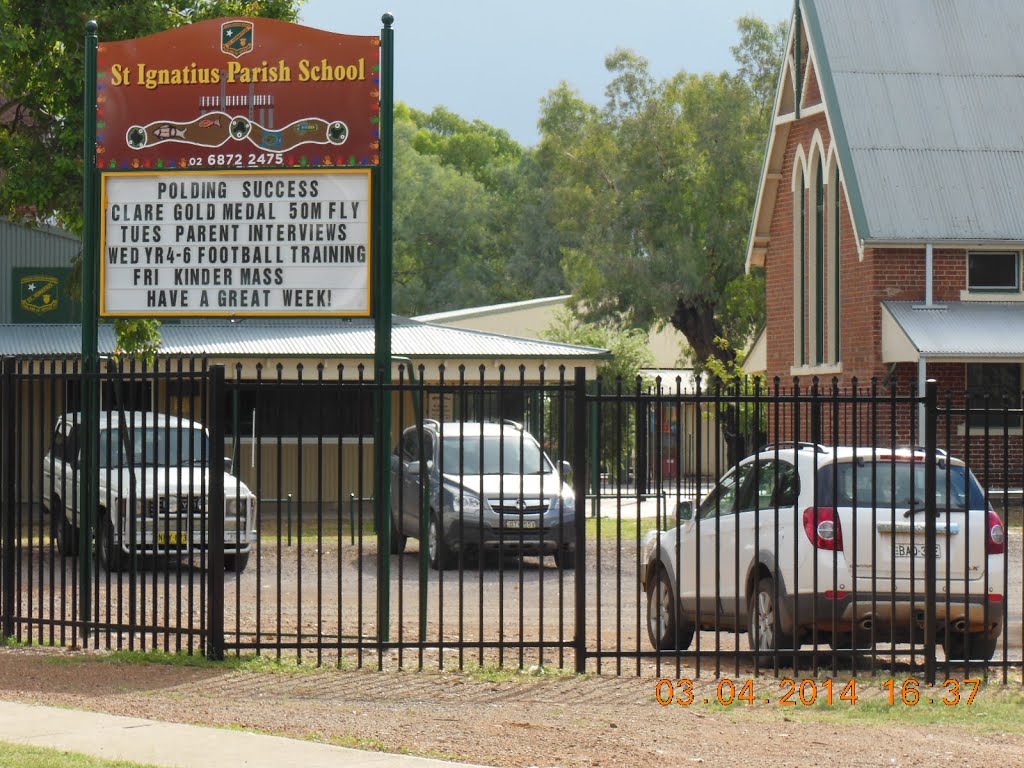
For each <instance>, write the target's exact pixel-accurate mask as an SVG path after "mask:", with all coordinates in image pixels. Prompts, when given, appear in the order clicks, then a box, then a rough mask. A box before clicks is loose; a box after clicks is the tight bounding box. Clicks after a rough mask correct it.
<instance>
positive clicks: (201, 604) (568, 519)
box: [0, 358, 1024, 682]
mask: <svg viewBox="0 0 1024 768" xmlns="http://www.w3.org/2000/svg"><path fill="white" fill-rule="evenodd" d="M225 374H227V375H225ZM542 376H543V374H542ZM84 378H85V377H84V374H82V372H81V371H80V370H79V369H78V368H77V365H76V363H74V362H72V361H63V360H48V361H38V360H20V359H19V360H15V359H10V358H8V359H5V360H4V361H3V377H2V390H0V419H2V424H0V427H2V429H3V438H2V439H3V442H2V450H3V457H2V461H0V464H2V467H0V473H2V474H0V484H2V495H0V499H2V520H0V593H2V595H0V597H2V600H0V630H2V634H3V635H4V636H5V637H9V638H14V639H16V640H18V641H22V642H32V643H51V644H57V645H75V644H88V645H90V646H92V647H96V648H131V649H150V648H158V649H162V650H167V651H175V652H177V651H181V652H189V653H206V654H208V655H210V656H211V657H213V658H219V657H221V656H222V655H230V654H242V653H259V654H269V655H273V656H285V655H287V656H294V657H297V658H299V659H300V660H301V661H302V662H304V663H313V664H340V663H342V661H343V660H344V661H346V662H351V663H354V664H356V665H359V666H372V667H380V668H414V669H416V668H425V667H438V668H449V667H459V668H462V667H465V666H476V665H486V664H492V663H493V664H500V665H505V666H515V667H521V668H527V667H530V666H534V665H543V666H553V667H558V668H563V669H569V670H575V671H579V672H583V671H594V672H599V673H606V674H607V673H611V674H620V675H623V674H643V675H646V674H654V675H659V676H661V675H666V674H672V675H676V676H677V677H682V676H683V672H684V670H685V671H686V674H687V675H701V674H714V675H717V676H721V675H723V674H726V673H731V674H733V675H742V674H746V673H750V674H754V673H769V674H776V675H779V674H783V673H784V674H786V675H787V676H788V675H790V674H791V671H793V672H797V671H799V672H807V673H808V674H818V673H823V672H826V671H827V672H830V673H832V674H833V675H835V674H837V673H838V672H839V671H840V670H848V671H851V672H856V673H859V672H862V671H883V670H887V671H900V672H901V673H902V672H906V673H907V674H910V673H911V672H915V673H916V672H917V671H920V672H921V674H923V675H925V676H927V677H931V678H933V677H935V675H937V674H939V673H941V672H945V673H946V674H947V675H951V674H953V673H954V672H955V673H957V674H962V673H964V670H965V669H966V670H967V671H968V672H970V671H973V670H976V669H984V670H987V671H989V673H990V674H991V675H992V676H994V677H995V678H997V679H1001V680H1003V681H1004V682H1006V681H1009V680H1010V679H1011V676H1010V673H1011V672H1014V671H1021V670H1024V660H1022V658H1024V657H1022V645H1024V624H1022V612H1024V611H1022V609H1024V596H1022V593H1021V582H1022V576H1024V564H1022V554H1021V548H1022V547H1021V543H1022V542H1021V539H1022V537H1021V530H1022V514H1021V499H1020V494H1019V493H1018V492H1017V491H1016V490H1015V489H1018V488H1020V487H1022V486H1024V476H1022V454H1024V438H1022V437H1021V436H1020V434H1019V432H1020V430H1019V429H1017V428H1015V426H1014V424H1015V423H1016V422H1015V419H1019V418H1020V410H1019V409H1015V408H1010V407H1009V406H1008V404H1005V403H1002V402H999V403H981V402H980V401H978V400H977V399H974V400H971V401H968V402H964V401H962V400H957V399H956V398H955V397H954V396H952V395H948V394H947V393H944V392H939V391H937V389H935V388H934V387H933V388H930V389H929V390H928V391H927V392H925V393H914V392H898V391H896V390H895V389H892V388H888V389H883V388H881V387H880V386H879V385H878V384H877V383H871V384H870V385H869V386H866V387H857V386H853V387H850V388H848V389H840V388H839V387H837V386H825V385H823V384H822V383H820V382H812V383H811V384H810V386H807V385H801V384H800V383H798V382H797V383H795V384H794V386H792V387H788V388H783V387H782V385H781V384H780V383H779V382H773V383H772V384H771V385H770V386H765V385H764V384H756V383H755V384H752V385H751V386H744V387H732V388H729V389H715V390H709V391H700V390H697V391H693V392H684V391H682V390H681V389H680V388H679V386H678V384H677V385H668V386H666V385H665V384H664V383H663V382H660V381H659V382H653V383H639V384H635V383H629V384H625V383H620V382H614V383H608V382H591V381H587V380H585V378H584V377H583V375H582V371H576V372H570V371H565V370H559V371H557V372H555V374H554V375H553V376H551V377H549V378H547V379H543V378H542V379H541V380H539V381H525V380H523V378H522V374H521V375H520V378H519V380H505V379H504V378H503V380H501V381H497V382H489V381H483V380H482V378H481V379H479V380H472V379H471V377H470V376H469V374H467V372H466V371H465V370H463V369H459V371H458V374H457V375H456V376H454V377H452V378H451V380H446V379H445V378H444V375H443V372H442V377H441V379H440V380H438V381H433V382H429V381H424V377H423V371H408V370H405V371H400V374H399V376H398V377H397V381H396V382H395V383H394V384H391V385H388V386H386V387H385V386H384V385H381V384H375V383H374V382H373V381H372V380H366V379H365V378H364V373H363V371H362V370H359V371H357V372H354V371H351V370H345V369H344V368H342V367H339V368H338V369H337V370H336V371H330V372H328V371H327V370H326V369H325V368H323V367H320V368H318V369H317V370H316V371H315V373H314V374H312V375H310V373H309V372H308V371H305V372H304V371H303V370H302V369H301V367H299V368H297V369H296V370H292V371H286V370H284V369H283V368H282V367H281V366H278V367H277V368H276V369H274V370H272V371H268V372H267V375H264V372H263V371H262V370H260V371H258V372H257V374H256V376H255V378H251V379H246V378H243V376H242V369H241V368H237V369H236V370H234V371H227V372H225V371H224V370H223V369H221V368H218V367H216V366H207V365H206V364H205V362H204V361H202V360H174V361H162V362H161V363H160V365H159V366H157V367H155V368H144V367H138V368H132V367H130V366H129V367H127V368H125V367H124V366H121V367H119V368H116V369H111V370H108V371H105V372H103V373H101V374H98V376H97V378H98V383H99V385H100V391H101V399H102V412H101V416H100V423H101V428H102V429H103V430H106V431H105V432H103V433H102V436H101V438H100V448H101V454H100V455H101V461H100V464H101V469H100V478H99V487H100V489H101V492H100V499H99V503H98V506H97V508H96V509H89V510H85V512H86V513H85V514H79V513H80V511H81V510H80V507H81V502H80V500H79V496H78V493H77V488H78V484H79V480H80V477H79V474H80V473H79V472H78V463H77V458H78V455H79V444H78V443H77V442H76V441H77V440H80V437H79V432H80V427H81V418H80V416H78V415H77V413H78V410H79V402H80V399H81V394H80V393H81V392H82V388H83V384H82V382H83V380H84ZM380 397H390V398H391V400H392V412H393V414H394V420H395V432H394V440H393V444H394V445H395V446H396V450H395V453H394V455H393V456H392V457H391V459H390V466H385V467H376V466H375V462H374V440H373V412H374V403H375V402H376V401H377V399H378V398H380ZM161 419H164V420H163V421H161ZM193 423H201V424H205V427H206V430H207V431H206V432H205V433H200V434H201V435H202V436H201V437H196V438H195V439H194V440H193V437H194V436H193V435H192V434H191V433H190V432H189V431H188V430H189V429H191V427H190V426H188V425H193ZM172 424H173V425H175V426H173V427H172V426H170V425H172ZM147 441H148V442H147ZM766 446H767V447H766ZM844 446H845V447H844ZM853 446H856V447H857V450H856V451H854V450H853V448H852V447H853ZM190 451H191V452H190ZM104 452H105V453H104ZM222 455H223V456H231V457H232V460H231V461H230V463H228V464H224V465H222V458H221V457H222ZM225 470H229V471H225ZM378 470H379V471H380V472H382V473H385V475H386V477H387V481H388V482H390V483H391V497H392V508H391V509H388V510H382V509H379V508H377V504H376V502H375V501H374V499H375V497H376V494H375V485H374V473H375V471H378ZM371 511H372V512H373V514H372V515H370V514H369V513H370V512H371ZM83 531H84V532H83ZM76 544H77V546H76ZM83 545H84V546H83ZM385 547H386V552H385V551H384V548H385ZM385 554H386V557H385ZM85 555H94V557H86V556H85ZM384 563H386V564H387V567H386V571H385V572H382V569H383V568H384V566H383V564H384ZM83 594H84V595H85V597H86V599H83ZM784 671H785V672H784ZM1014 679H1016V677H1015V678H1014Z"/></svg>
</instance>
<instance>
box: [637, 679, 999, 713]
mask: <svg viewBox="0 0 1024 768" xmlns="http://www.w3.org/2000/svg"><path fill="white" fill-rule="evenodd" d="M865 689H868V690H870V691H871V692H873V693H880V694H881V696H880V700H881V701H883V702H887V703H888V704H889V705H890V706H896V705H901V704H902V705H905V706H908V707H913V706H918V705H927V704H938V705H945V706H948V707H953V706H957V705H963V706H970V705H972V704H974V698H975V697H976V696H977V695H978V691H979V690H980V689H981V679H980V678H965V679H963V680H956V679H954V678H947V679H946V680H944V681H943V682H942V683H938V682H936V683H935V684H930V683H924V682H920V681H918V680H915V679H914V678H906V679H903V680H899V679H896V678H889V679H888V680H883V681H881V683H877V682H874V683H871V684H870V685H869V684H866V683H862V684H861V693H860V694H858V683H857V680H856V678H852V679H850V680H846V681H843V680H832V679H830V678H826V679H824V680H814V679H811V678H805V679H803V680H795V679H793V678H781V679H779V680H777V681H775V683H774V685H770V684H765V683H763V682H760V681H758V683H755V681H754V680H753V679H747V680H732V679H730V678H727V677H725V678H722V679H721V680H718V681H709V682H695V681H694V680H690V679H688V678H680V679H678V680H671V679H669V678H662V679H661V680H659V681H658V682H657V684H656V685H655V688H654V695H655V698H656V699H657V702H658V703H659V704H661V705H662V706H663V707H668V706H672V705H673V704H675V705H678V706H682V707H688V706H693V705H703V704H716V705H719V706H723V707H729V706H734V705H736V704H745V705H747V706H753V705H754V704H777V705H779V706H784V707H785V706H790V707H797V706H804V707H810V706H814V705H818V706H821V705H825V706H836V705H850V706H854V705H856V704H857V700H858V698H859V697H860V696H861V695H863V694H864V693H866V692H867V691H866V690H865Z"/></svg>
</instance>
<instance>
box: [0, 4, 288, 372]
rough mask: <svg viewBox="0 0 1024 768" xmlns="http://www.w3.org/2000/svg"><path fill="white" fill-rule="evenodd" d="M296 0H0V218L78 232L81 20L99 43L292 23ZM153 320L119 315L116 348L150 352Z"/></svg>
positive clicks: (154, 340)
mask: <svg viewBox="0 0 1024 768" xmlns="http://www.w3.org/2000/svg"><path fill="white" fill-rule="evenodd" d="M302 1H303V0H167V1H166V2H159V3H154V2H149V1H148V0H89V1H88V2H86V1H85V0H60V2H56V1H55V0H0V29H2V30H3V35H0V179H2V181H3V183H2V184H0V216H3V217H5V218H8V219H10V220H12V221H15V222H19V223H23V224H28V225H33V224H38V223H40V222H43V221H48V220H54V221H56V222H58V223H59V224H60V225H62V226H63V227H65V228H67V229H68V230H70V231H71V232H74V233H75V234H77V235H81V234H82V229H83V225H84V220H83V212H82V190H83V167H84V166H83V159H82V154H83V135H84V129H85V113H84V108H83V107H84V104H83V101H84V100H83V83H84V80H85V61H84V59H85V57H84V48H85V25H86V22H87V21H90V20H94V21H96V23H97V26H98V34H99V37H100V40H101V41H103V40H125V39H130V38H136V37H144V36H146V35H151V34H155V33H157V32H160V31H163V30H165V29H170V28H172V27H177V26H180V25H182V24H188V23H191V22H195V21H202V20H205V19H214V18H219V17H222V16H262V17H269V18H277V19H282V20H285V21H295V20H296V19H297V18H298V12H299V8H300V7H301V5H302ZM75 266H76V269H77V270H80V266H81V265H80V264H77V265H75ZM158 328H159V324H158V323H156V322H154V321H152V320H123V321H119V322H118V324H117V335H118V349H119V351H120V352H124V353H127V354H135V353H140V354H143V355H147V356H148V355H151V354H152V353H153V351H154V350H155V348H156V346H157V345H158V344H159V331H158Z"/></svg>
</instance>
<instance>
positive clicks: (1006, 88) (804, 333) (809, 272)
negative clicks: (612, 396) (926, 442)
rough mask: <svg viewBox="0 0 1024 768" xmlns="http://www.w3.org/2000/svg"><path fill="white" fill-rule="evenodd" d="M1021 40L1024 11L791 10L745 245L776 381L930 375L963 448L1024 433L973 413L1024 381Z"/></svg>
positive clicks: (911, 4)
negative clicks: (955, 406)
mask: <svg viewBox="0 0 1024 768" xmlns="http://www.w3.org/2000/svg"><path fill="white" fill-rule="evenodd" d="M1022 36H1024V3H1021V2H1019V0H971V1H970V2H955V3H954V2H945V1H944V0H857V2H850V1H849V0H798V2H797V3H796V5H795V10H794V15H793V21H792V25H791V28H790V34H789V39H788V43H787V52H786V57H785V61H784V65H783V69H782V72H781V76H780V80H779V86H778V90H777V94H776V100H775V112H774V121H773V124H772V127H771V133H770V136H769V137H768V147H767V156H766V160H765V164H764V167H763V170H762V174H761V180H760V188H759V191H758V195H757V202H756V207H755V209H754V213H753V220H752V223H751V234H750V241H749V246H748V252H747V267H748V269H751V268H757V267H763V268H764V269H765V274H766V284H767V324H766V328H765V331H764V335H763V338H762V339H761V341H760V344H762V345H763V354H764V358H763V360H764V369H765V373H767V375H768V378H769V380H772V379H774V378H775V377H779V378H780V380H781V381H782V382H783V384H789V383H792V382H793V381H794V378H798V379H799V381H800V382H801V384H802V385H803V386H806V385H808V384H809V383H810V382H811V381H812V380H813V379H814V378H815V377H817V378H818V379H819V381H820V382H821V383H822V385H823V386H825V385H827V386H828V387H831V386H832V382H833V381H836V382H837V383H838V385H839V387H842V388H844V389H847V388H849V387H850V386H851V384H853V382H854V380H856V382H857V383H858V386H859V387H861V388H863V389H864V390H867V389H868V388H869V386H870V382H871V381H872V380H874V381H875V383H876V385H878V386H880V387H883V388H885V387H889V386H892V385H896V386H897V387H898V388H901V389H906V390H907V391H910V390H912V389H913V388H915V387H919V388H921V389H923V384H924V381H925V380H926V379H936V380H937V381H938V383H939V390H940V402H941V401H943V399H944V398H945V397H947V396H948V397H950V398H953V399H954V400H956V401H957V402H958V403H959V404H960V406H961V407H964V406H966V412H962V413H960V414H959V415H958V416H956V417H955V418H954V419H953V420H952V421H951V422H950V423H949V424H947V425H945V429H946V433H947V435H946V438H947V439H946V444H947V445H949V446H950V447H951V448H953V449H954V450H957V451H958V452H959V451H962V450H963V449H965V448H967V447H968V446H966V445H964V436H965V435H970V436H972V437H975V436H978V435H979V434H980V433H982V432H984V430H985V429H989V430H999V431H1000V433H1001V434H1004V435H1010V436H1011V437H1012V436H1014V435H1020V434H1021V418H1020V415H1019V414H1014V413H1012V412H1011V413H1009V414H1007V413H1005V412H1001V413H992V412H990V413H984V412H982V411H981V410H980V409H981V408H982V407H983V404H984V403H988V404H989V406H990V407H992V408H996V407H998V408H1000V409H1002V407H1003V405H1005V406H1007V407H1009V408H1010V409H1011V410H1012V409H1015V408H1019V406H1020V393H1021V389H1022V381H1021V378H1022V377H1021V366H1022V363H1024V290H1022V285H1021V282H1022V281H1021V271H1022V270H1021V257H1022V252H1024V46H1022V45H1021V44H1020V40H1021V39H1022ZM965 395H966V398H965ZM993 404H995V405H993ZM972 407H973V408H974V409H975V410H974V411H972ZM899 428H900V430H901V431H902V432H906V430H907V425H906V423H905V421H904V422H901V425H900V427H899ZM817 437H823V439H825V440H826V441H827V440H828V439H829V435H827V434H825V435H824V436H822V435H821V434H820V433H819V435H817ZM832 437H834V438H837V441H848V440H849V437H848V436H847V435H834V436H832ZM903 437H904V438H906V435H904V436H903ZM973 442H974V441H973V440H971V443H972V444H973ZM1020 442H1021V440H1020V438H1017V439H1016V440H1011V444H1012V445H1014V449H1013V452H1014V453H1016V454H1018V459H1017V460H1016V461H1015V462H1014V463H1015V464H1016V465H1018V466H1019V463H1020V462H1019V453H1020Z"/></svg>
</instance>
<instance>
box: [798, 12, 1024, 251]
mask: <svg viewBox="0 0 1024 768" xmlns="http://www.w3.org/2000/svg"><path fill="white" fill-rule="evenodd" d="M801 5H802V7H803V9H804V15H805V18H806V20H807V25H808V31H809V34H810V37H811V43H812V46H813V47H814V51H815V56H816V61H817V63H818V70H819V72H818V74H819V80H821V81H822V87H823V90H824V91H825V98H826V103H827V105H828V110H829V116H830V119H831V121H832V125H833V129H834V131H835V134H836V137H837V140H838V141H840V151H841V153H842V154H844V155H845V157H841V159H843V160H844V175H845V176H846V178H847V182H848V187H849V188H850V189H851V191H852V193H853V194H852V195H851V197H852V198H853V204H854V206H855V208H860V210H859V211H855V216H856V218H857V223H858V232H859V234H860V236H861V237H862V238H863V239H864V240H866V241H903V240H908V241H913V242H922V241H931V242H940V241H960V242H985V241H999V240H1011V241H1024V206H1021V205H1020V204H1019V202H1018V197H1019V194H1020V190H1021V189H1024V132H1022V131H1021V125H1024V47H1022V46H1021V44H1020V40H1021V39H1022V38H1024V3H1022V2H1020V0H958V1H957V2H952V1H951V0H857V2H850V0H802V2H801ZM844 138H845V147H844V146H842V144H843V142H844Z"/></svg>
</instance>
